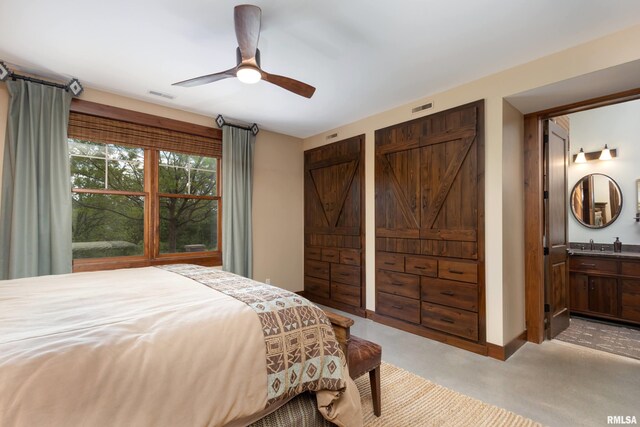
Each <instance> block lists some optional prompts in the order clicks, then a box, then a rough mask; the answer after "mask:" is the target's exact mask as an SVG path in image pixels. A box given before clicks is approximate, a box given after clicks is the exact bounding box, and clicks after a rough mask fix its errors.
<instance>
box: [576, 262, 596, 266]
mask: <svg viewBox="0 0 640 427" xmlns="http://www.w3.org/2000/svg"><path fill="white" fill-rule="evenodd" d="M580 265H584V266H585V267H595V266H596V265H595V264H587V263H586V262H582V263H580Z"/></svg>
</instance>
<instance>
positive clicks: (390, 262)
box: [376, 252, 404, 272]
mask: <svg viewBox="0 0 640 427" xmlns="http://www.w3.org/2000/svg"><path fill="white" fill-rule="evenodd" d="M376 267H377V268H381V269H383V270H391V271H399V272H404V255H400V254H394V253H390V252H377V253H376Z"/></svg>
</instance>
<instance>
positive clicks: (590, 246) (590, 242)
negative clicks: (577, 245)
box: [589, 239, 596, 251]
mask: <svg viewBox="0 0 640 427" xmlns="http://www.w3.org/2000/svg"><path fill="white" fill-rule="evenodd" d="M595 248H596V247H595V245H594V244H593V239H589V250H590V251H592V250H594V249H595Z"/></svg>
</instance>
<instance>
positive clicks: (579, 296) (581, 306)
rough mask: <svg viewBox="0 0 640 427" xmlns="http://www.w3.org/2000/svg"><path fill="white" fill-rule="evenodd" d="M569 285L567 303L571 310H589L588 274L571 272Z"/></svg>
mask: <svg viewBox="0 0 640 427" xmlns="http://www.w3.org/2000/svg"><path fill="white" fill-rule="evenodd" d="M569 277H570V280H569V286H570V288H571V293H570V298H569V305H570V308H571V311H574V310H575V311H588V310H589V276H587V275H586V274H581V273H571V274H570V276H569Z"/></svg>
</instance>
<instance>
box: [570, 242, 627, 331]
mask: <svg viewBox="0 0 640 427" xmlns="http://www.w3.org/2000/svg"><path fill="white" fill-rule="evenodd" d="M569 289H570V295H569V309H570V311H571V312H572V313H579V314H586V315H589V316H593V317H598V318H602V319H607V320H622V321H625V322H630V323H634V324H640V254H638V256H635V257H634V256H626V257H625V256H624V255H616V254H608V255H598V254H597V252H596V253H593V254H589V255H585V254H582V255H577V254H574V255H571V256H570V257H569Z"/></svg>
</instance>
